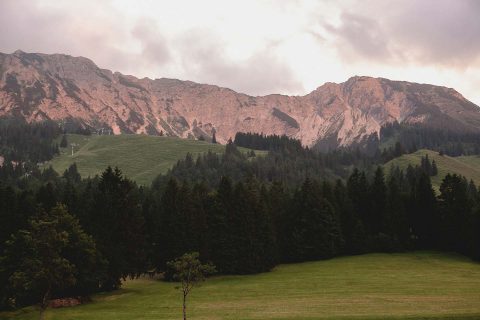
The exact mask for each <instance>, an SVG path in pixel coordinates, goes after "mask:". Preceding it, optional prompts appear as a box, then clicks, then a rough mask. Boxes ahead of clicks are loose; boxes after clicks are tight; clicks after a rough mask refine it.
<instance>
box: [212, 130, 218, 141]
mask: <svg viewBox="0 0 480 320" xmlns="http://www.w3.org/2000/svg"><path fill="white" fill-rule="evenodd" d="M212 143H217V137H216V136H215V131H214V132H213V133H212Z"/></svg>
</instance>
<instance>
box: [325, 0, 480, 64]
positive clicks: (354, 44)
mask: <svg viewBox="0 0 480 320" xmlns="http://www.w3.org/2000/svg"><path fill="white" fill-rule="evenodd" d="M353 12H354V13H353ZM479 17H480V1H476V0H422V1H414V0H391V1H379V0H375V1H372V0H371V1H358V2H354V3H353V5H351V6H349V7H347V8H345V9H344V11H343V13H342V14H341V17H340V24H339V25H337V26H335V27H334V26H332V25H326V26H324V29H325V30H326V31H327V32H329V33H331V34H332V35H334V36H335V37H336V41H335V45H336V46H337V49H338V51H339V52H340V53H341V55H342V56H344V53H345V48H346V47H347V48H348V49H350V50H352V52H353V53H355V54H356V55H357V56H358V58H365V57H372V58H375V59H377V60H378V61H384V62H392V61H394V60H396V61H404V62H413V63H416V62H417V63H422V64H425V63H426V64H439V65H445V66H456V67H468V66H469V65H472V64H474V63H475V62H476V60H477V59H478V58H479V56H480V19H479ZM348 58H352V56H351V55H349V56H348ZM353 58H354V57H353Z"/></svg>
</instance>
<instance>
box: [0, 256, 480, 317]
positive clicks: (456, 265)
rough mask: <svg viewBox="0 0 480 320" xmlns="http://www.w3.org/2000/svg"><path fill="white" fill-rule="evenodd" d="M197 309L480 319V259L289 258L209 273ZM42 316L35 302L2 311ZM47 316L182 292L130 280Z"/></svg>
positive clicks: (145, 307)
mask: <svg viewBox="0 0 480 320" xmlns="http://www.w3.org/2000/svg"><path fill="white" fill-rule="evenodd" d="M189 312H190V315H191V319H205V320H206V319H227V320H228V319H356V320H359V319H443V320H446V319H480V264H478V263H474V262H472V261H470V260H468V259H466V258H464V257H461V256H457V255H447V254H441V253H434V252H415V253H403V254H369V255H362V256H353V257H343V258H336V259H332V260H328V261H320V262H309V263H301V264H292V265H282V266H279V267H277V268H276V269H275V270H274V271H273V272H270V273H264V274H259V275H254V276H222V277H214V278H213V279H210V280H208V281H207V282H206V283H204V284H203V285H202V286H201V287H198V288H196V289H194V291H192V294H191V299H190V301H189ZM2 316H3V318H2ZM37 316H38V313H36V312H35V310H33V309H32V308H27V309H25V310H23V311H21V312H18V313H11V314H5V313H4V314H0V319H7V317H10V318H11V319H22V320H30V319H35V317H37ZM46 319H50V320H60V319H61V320H74V319H75V320H87V319H89V320H90V319H102V320H110V319H112V320H113V319H115V320H127V319H128V320H132V319H139V320H147V319H152V320H153V319H156V320H162V319H181V293H180V292H179V291H178V290H176V289H175V284H172V283H164V282H160V281H157V280H150V279H140V280H134V281H127V282H126V283H125V285H124V287H123V289H121V290H119V291H117V292H114V293H109V294H101V295H97V296H95V297H94V299H93V302H92V303H89V304H85V305H82V306H78V307H70V308H63V309H55V310H49V311H47V317H46Z"/></svg>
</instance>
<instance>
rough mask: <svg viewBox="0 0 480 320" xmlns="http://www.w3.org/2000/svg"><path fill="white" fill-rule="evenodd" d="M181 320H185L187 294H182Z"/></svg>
mask: <svg viewBox="0 0 480 320" xmlns="http://www.w3.org/2000/svg"><path fill="white" fill-rule="evenodd" d="M183 320H187V295H186V294H185V293H184V294H183Z"/></svg>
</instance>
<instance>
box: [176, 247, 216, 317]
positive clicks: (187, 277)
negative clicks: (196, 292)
mask: <svg viewBox="0 0 480 320" xmlns="http://www.w3.org/2000/svg"><path fill="white" fill-rule="evenodd" d="M198 257H199V253H198V252H191V253H185V254H184V255H182V256H181V257H179V258H177V259H175V260H173V261H170V262H168V263H167V265H168V266H169V267H170V268H171V269H172V270H173V280H176V281H179V282H180V283H181V286H182V287H181V289H182V293H183V319H184V320H186V319H187V313H186V312H187V310H186V309H187V305H186V303H187V297H188V294H189V293H190V292H191V291H192V289H193V287H195V286H197V285H199V283H200V282H203V281H205V278H206V276H208V275H211V274H214V273H215V272H216V270H215V266H214V265H212V264H202V263H201V261H200V260H199V259H198Z"/></svg>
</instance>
